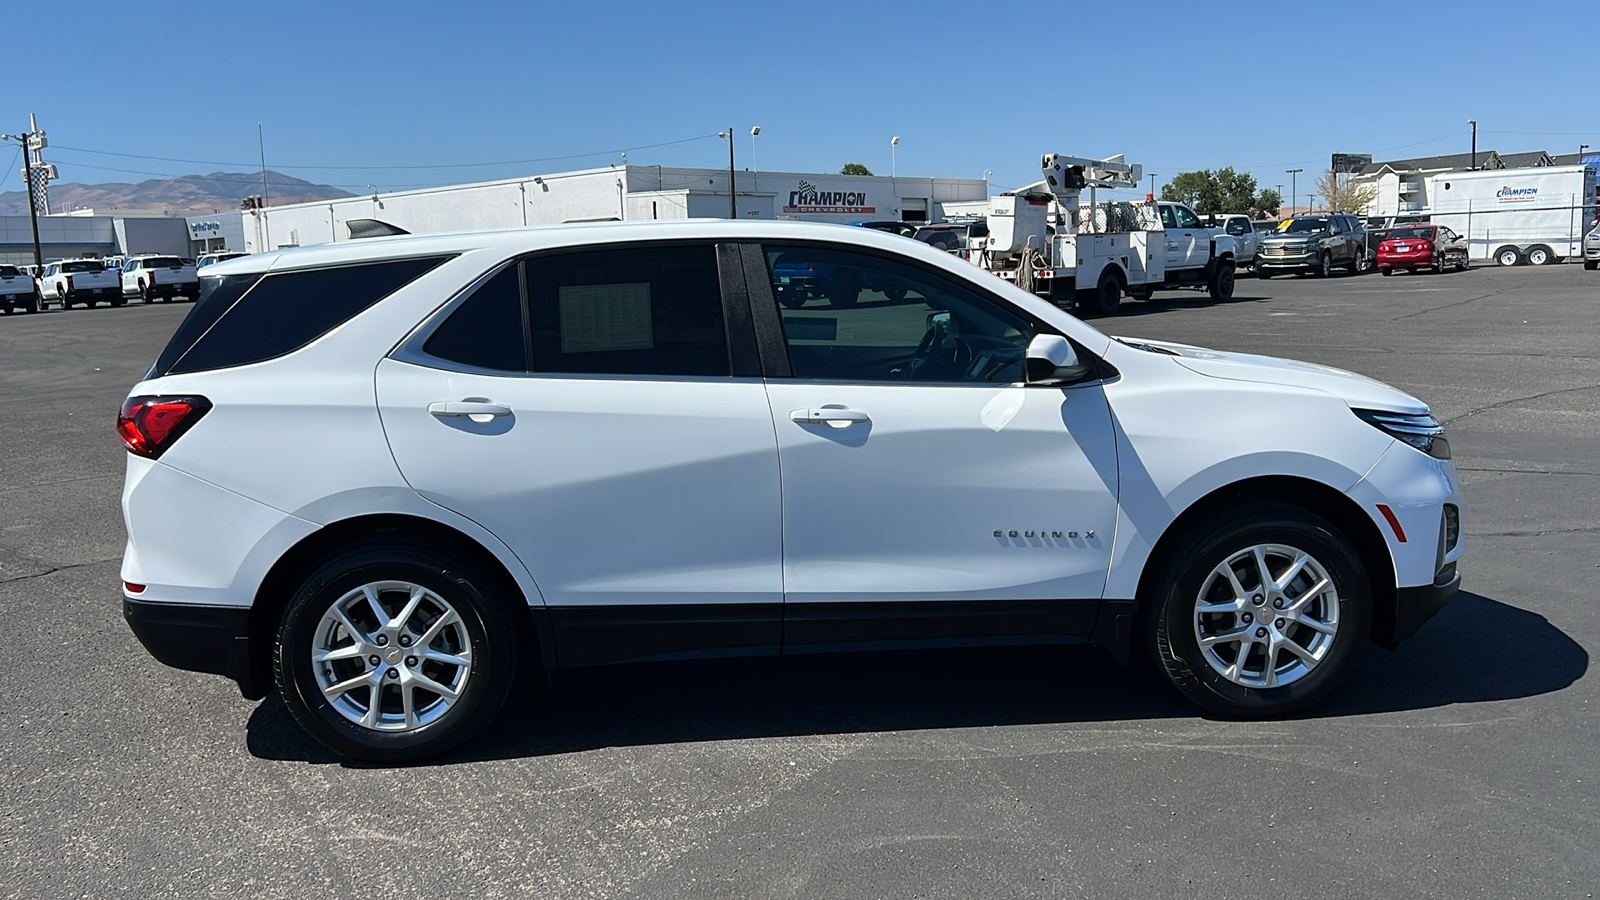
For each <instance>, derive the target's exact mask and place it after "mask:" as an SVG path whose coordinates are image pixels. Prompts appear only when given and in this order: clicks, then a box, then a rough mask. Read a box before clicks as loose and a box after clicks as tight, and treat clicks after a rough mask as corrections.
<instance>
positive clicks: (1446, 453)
mask: <svg viewBox="0 0 1600 900" xmlns="http://www.w3.org/2000/svg"><path fill="white" fill-rule="evenodd" d="M1351 411H1352V412H1354V413H1355V414H1356V416H1357V417H1358V418H1360V419H1361V421H1363V422H1365V423H1367V424H1368V425H1371V426H1372V427H1373V428H1376V429H1378V430H1379V431H1381V432H1383V433H1384V434H1387V435H1389V436H1390V437H1392V438H1394V439H1395V440H1397V441H1402V442H1404V443H1407V444H1410V445H1411V446H1413V447H1415V448H1417V449H1418V450H1421V451H1422V452H1423V453H1426V454H1428V455H1429V456H1431V457H1433V458H1435V459H1449V458H1450V442H1449V441H1448V440H1445V436H1444V426H1442V425H1440V424H1439V423H1438V421H1437V420H1435V419H1434V418H1433V416H1430V415H1427V414H1423V415H1420V416H1414V415H1410V414H1408V413H1394V412H1384V411H1382V410H1377V409H1356V410H1351Z"/></svg>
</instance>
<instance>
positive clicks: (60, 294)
mask: <svg viewBox="0 0 1600 900" xmlns="http://www.w3.org/2000/svg"><path fill="white" fill-rule="evenodd" d="M56 302H58V303H60V304H61V308H62V309H71V308H72V295H70V294H68V293H67V289H66V288H64V287H62V286H61V285H59V284H58V285H56Z"/></svg>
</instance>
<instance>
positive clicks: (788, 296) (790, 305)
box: [778, 290, 806, 309]
mask: <svg viewBox="0 0 1600 900" xmlns="http://www.w3.org/2000/svg"><path fill="white" fill-rule="evenodd" d="M778 302H779V303H781V304H782V305H783V308H784V309H799V308H800V307H802V306H805V305H806V298H805V295H804V294H802V293H800V292H799V291H796V290H787V291H779V292H778Z"/></svg>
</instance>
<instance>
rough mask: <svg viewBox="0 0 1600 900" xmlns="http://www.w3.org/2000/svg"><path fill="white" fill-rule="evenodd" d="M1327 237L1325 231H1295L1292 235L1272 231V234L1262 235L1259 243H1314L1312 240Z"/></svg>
mask: <svg viewBox="0 0 1600 900" xmlns="http://www.w3.org/2000/svg"><path fill="white" fill-rule="evenodd" d="M1327 236H1328V233H1327V232H1325V231H1296V232H1294V233H1293V234H1290V233H1288V232H1282V231H1273V232H1270V233H1268V234H1265V235H1262V237H1261V242H1262V243H1263V244H1265V243H1269V242H1272V243H1284V242H1288V241H1295V242H1299V241H1314V240H1321V239H1322V238H1325V237H1327Z"/></svg>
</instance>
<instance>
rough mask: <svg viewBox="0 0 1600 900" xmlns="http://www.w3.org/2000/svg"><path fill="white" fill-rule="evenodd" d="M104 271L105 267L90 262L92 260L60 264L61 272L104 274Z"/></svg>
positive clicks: (97, 262) (96, 262) (92, 261)
mask: <svg viewBox="0 0 1600 900" xmlns="http://www.w3.org/2000/svg"><path fill="white" fill-rule="evenodd" d="M105 270H106V267H105V266H102V265H101V264H100V263H99V261H98V260H92V259H84V260H79V261H77V262H69V263H62V264H61V271H63V272H69V273H80V272H104V271H105Z"/></svg>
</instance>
